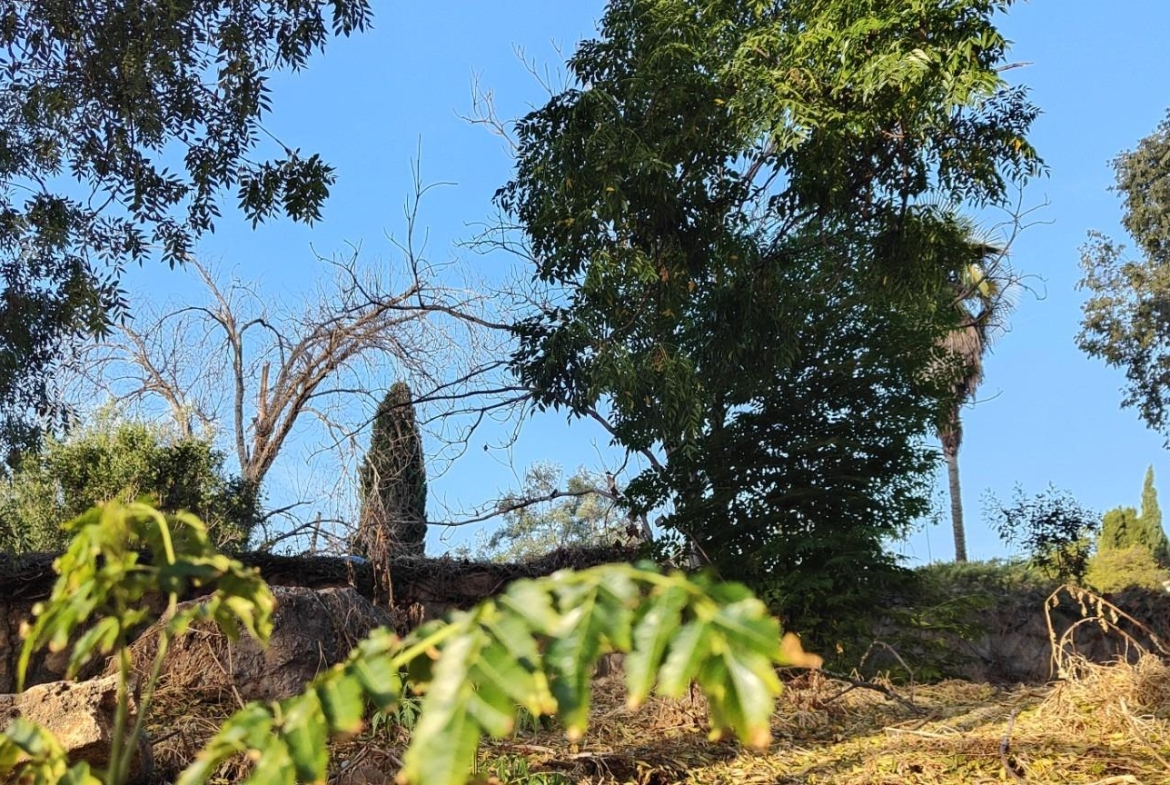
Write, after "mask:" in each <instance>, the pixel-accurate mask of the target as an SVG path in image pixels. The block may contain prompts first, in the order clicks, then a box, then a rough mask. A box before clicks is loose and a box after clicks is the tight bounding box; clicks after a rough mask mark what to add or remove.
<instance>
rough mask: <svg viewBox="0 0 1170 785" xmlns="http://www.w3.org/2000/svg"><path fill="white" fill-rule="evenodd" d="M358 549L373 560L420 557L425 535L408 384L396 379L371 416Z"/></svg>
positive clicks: (418, 446)
mask: <svg viewBox="0 0 1170 785" xmlns="http://www.w3.org/2000/svg"><path fill="white" fill-rule="evenodd" d="M359 479H360V488H361V494H362V496H361V500H362V506H361V517H360V519H359V521H358V533H357V543H356V544H357V546H358V549H359V550H360V551H361V552H362V553H364V554H366V555H368V556H370V558H371V559H373V560H375V562H384V561H385V560H387V559H389V558H391V557H393V556H398V555H408V556H422V555H423V553H424V551H425V548H426V536H427V474H426V464H425V462H424V459H423V449H422V436H421V434H419V430H418V424H417V423H416V422H415V416H414V398H413V396H412V395H411V392H410V386H409V385H407V384H406V383H404V382H397V383H395V384H394V385H393V386H392V387H391V388H390V390H389V391H388V392H387V393H386V397H385V398H383V399H382V402H381V403H380V404H379V405H378V411H377V413H376V414H375V415H374V427H373V433H372V434H371V436H370V449H369V451H368V452H367V453H366V459H365V461H364V462H363V463H362V467H361V470H360V475H359Z"/></svg>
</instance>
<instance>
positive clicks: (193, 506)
mask: <svg viewBox="0 0 1170 785" xmlns="http://www.w3.org/2000/svg"><path fill="white" fill-rule="evenodd" d="M223 464H224V456H223V454H222V453H220V452H219V451H218V450H215V449H214V448H212V446H211V444H210V443H209V442H207V441H206V440H203V439H199V438H193V437H188V438H179V437H176V436H175V435H174V434H172V433H169V432H167V431H166V430H165V429H163V428H161V427H156V426H151V425H147V424H145V423H141V422H134V421H125V420H119V419H117V418H116V417H113V416H111V415H109V414H104V415H101V416H99V418H98V419H97V420H96V421H95V422H93V423H91V424H90V425H88V426H86V427H83V428H80V429H78V430H76V431H74V432H73V433H72V434H70V436H69V437H68V438H67V439H65V440H63V441H62V440H57V439H52V438H50V439H49V440H48V441H47V443H46V445H45V449H44V450H43V451H42V452H40V453H36V454H31V455H28V456H26V457H25V458H24V460H23V461H22V462H21V464H20V465H19V466H18V467H17V469H16V471H15V472H13V474H12V476H11V477H9V478H6V479H3V480H0V550H5V551H10V552H24V551H48V550H58V549H60V548H62V547H64V545H65V543H66V542H67V534H66V532H65V531H64V530H63V529H62V528H61V522H62V521H66V520H71V519H72V518H75V517H77V516H78V515H81V514H82V513H83V512H85V511H86V510H88V509H89V508H90V507H93V506H94V505H96V504H103V503H105V502H109V501H121V502H131V501H135V500H136V499H138V498H140V497H146V498H149V499H151V500H152V502H153V503H154V504H156V505H158V507H159V508H160V509H164V510H167V511H168V512H179V511H187V512H191V513H193V514H196V515H199V516H202V517H204V518H206V519H207V521H208V526H209V527H210V531H211V537H212V539H213V541H214V542H215V543H216V546H217V547H220V548H235V549H240V548H243V547H244V546H245V545H247V542H248V537H249V534H250V533H251V530H252V528H253V527H254V526H255V525H256V523H257V522H258V519H259V502H260V500H259V497H258V494H257V493H256V491H255V489H254V488H252V487H251V486H250V485H249V484H248V483H246V482H243V481H241V480H240V479H238V478H235V477H230V476H228V475H227V474H226V473H225V471H224V467H223Z"/></svg>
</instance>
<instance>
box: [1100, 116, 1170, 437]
mask: <svg viewBox="0 0 1170 785" xmlns="http://www.w3.org/2000/svg"><path fill="white" fill-rule="evenodd" d="M1113 169H1114V172H1115V174H1116V176H1117V181H1116V185H1115V186H1114V188H1113V190H1114V191H1116V192H1117V193H1119V194H1120V195H1121V198H1122V201H1123V209H1124V216H1123V218H1122V224H1123V225H1124V226H1125V229H1126V231H1127V232H1128V233H1129V235H1130V237H1131V238H1132V239H1133V240H1134V242H1135V244H1136V248H1137V251H1138V253H1139V254H1140V257H1139V258H1138V259H1136V260H1128V259H1126V258H1125V256H1124V254H1125V246H1123V245H1120V244H1118V243H1116V242H1114V241H1113V240H1111V239H1109V238H1108V237H1107V236H1105V235H1104V234H1101V233H1099V232H1092V233H1090V235H1089V241H1088V242H1087V243H1086V244H1085V245H1084V246H1082V248H1081V269H1082V270H1083V271H1084V274H1085V275H1084V278H1083V279H1082V280H1081V288H1083V289H1087V290H1088V292H1089V299H1088V300H1087V301H1086V302H1085V304H1084V306H1083V312H1084V318H1083V320H1082V323H1081V327H1082V329H1081V333H1080V335H1079V336H1078V337H1077V343H1078V345H1079V346H1080V347H1081V349H1082V350H1083V351H1084V352H1086V353H1087V354H1089V355H1090V356H1092V357H1097V358H1099V359H1101V360H1104V361H1105V362H1106V363H1107V364H1108V365H1109V366H1111V367H1114V368H1120V369H1122V370H1123V371H1125V377H1126V388H1125V396H1124V398H1123V399H1122V404H1123V405H1124V406H1132V407H1134V408H1136V409H1137V410H1138V412H1139V414H1140V415H1141V417H1142V419H1143V420H1145V422H1146V424H1147V425H1149V427H1151V428H1153V429H1155V430H1157V431H1159V432H1161V433H1162V434H1163V435H1166V436H1168V437H1170V430H1168V424H1170V422H1168V419H1167V415H1168V412H1170V409H1168V404H1170V385H1168V384H1167V381H1166V374H1165V368H1166V364H1167V363H1168V362H1170V357H1168V356H1167V351H1166V347H1167V342H1166V335H1167V334H1170V310H1167V309H1166V308H1165V305H1164V304H1165V302H1166V298H1167V296H1170V115H1168V116H1167V119H1165V120H1163V121H1162V122H1161V123H1160V124H1159V125H1158V128H1157V129H1156V130H1155V131H1154V133H1152V134H1150V135H1149V136H1147V137H1146V138H1144V139H1142V140H1141V141H1140V142H1138V145H1137V148H1136V149H1134V150H1132V151H1128V152H1124V153H1122V154H1121V155H1119V156H1117V158H1115V159H1114V160H1113Z"/></svg>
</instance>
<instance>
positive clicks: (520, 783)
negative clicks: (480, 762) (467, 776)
mask: <svg viewBox="0 0 1170 785" xmlns="http://www.w3.org/2000/svg"><path fill="white" fill-rule="evenodd" d="M481 771H483V772H484V773H487V774H490V775H491V777H492V779H491V780H490V782H492V783H498V784H499V785H573V783H574V782H575V780H572V779H570V778H569V777H566V776H565V775H564V774H558V773H556V772H532V771H531V770H530V769H529V765H528V759H527V758H525V757H524V756H523V755H512V754H509V755H503V756H501V757H499V758H497V759H495V760H493V761H490V762H489V763H488V764H487V765H486V766H484V767H482V769H481Z"/></svg>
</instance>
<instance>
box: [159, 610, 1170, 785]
mask: <svg viewBox="0 0 1170 785" xmlns="http://www.w3.org/2000/svg"><path fill="white" fill-rule="evenodd" d="M1078 591H1079V590H1078ZM1054 596H1055V595H1054ZM1077 599H1078V601H1081V602H1082V603H1087V604H1088V605H1087V607H1086V610H1085V613H1084V617H1085V619H1086V620H1088V621H1091V622H1092V623H1095V624H1099V625H1102V626H1104V627H1107V628H1109V629H1112V630H1113V631H1114V632H1116V633H1117V634H1119V635H1123V636H1125V637H1126V639H1127V640H1131V641H1132V642H1133V644H1134V648H1133V649H1132V650H1131V651H1130V653H1131V655H1132V656H1131V657H1130V659H1129V660H1128V661H1119V662H1116V663H1113V664H1110V665H1098V664H1093V663H1091V662H1089V661H1087V660H1086V659H1084V658H1083V657H1082V656H1080V655H1079V654H1077V653H1076V647H1075V643H1076V640H1075V629H1073V630H1070V631H1069V632H1067V633H1064V634H1057V632H1056V631H1055V630H1051V626H1050V631H1051V636H1052V644H1053V651H1054V652H1055V654H1054V659H1053V667H1054V672H1056V673H1058V674H1061V676H1062V678H1060V679H1059V680H1057V681H1054V682H1053V683H1051V684H1050V685H1047V686H1042V687H1018V688H1015V689H1007V690H1004V689H998V688H995V687H992V686H990V685H986V684H976V683H970V682H963V681H950V682H944V683H941V684H936V685H929V686H921V685H919V686H917V687H916V688H914V690H913V691H912V692H911V691H909V690H905V689H900V688H898V687H895V686H894V685H892V684H889V683H879V684H877V685H876V686H877V687H879V688H881V689H884V690H886V691H887V692H889V693H896V695H897V698H898V699H892V698H891V697H890V696H889V695H887V694H884V693H883V692H881V691H880V690H875V689H868V688H864V687H860V686H858V685H856V684H854V683H850V682H848V681H843V680H838V679H834V678H831V677H829V676H826V675H824V674H822V673H820V672H819V671H810V672H802V673H800V674H791V676H792V678H789V679H788V680H787V682H786V689H785V691H784V693H783V695H782V696H781V699H780V702H779V705H778V707H777V711H776V714H775V716H774V718H773V721H772V731H773V737H774V741H773V743H772V745H771V746H770V747H769V748H768V749H767V750H765V751H762V752H757V751H749V750H744V749H742V748H741V747H740V746H739V745H737V744H735V743H734V742H729V741H711V740H709V739H708V733H707V732H708V728H707V725H706V702H705V700H704V699H703V697H702V696H701V695H699V694H697V693H696V694H693V695H691V696H688V697H685V698H683V699H680V700H667V699H662V698H653V699H651V700H650V701H648V703H647V704H646V705H645V706H643V707H641V708H640V709H638V710H636V711H631V710H630V709H629V708H628V707H627V706H626V695H625V689H624V686H623V684H622V681H621V677H620V676H609V677H605V678H599V679H597V680H596V681H595V684H594V694H593V707H592V712H591V724H590V728H589V732H588V733H587V734H586V736H585V737H584V738H583V739H581V740H580V741H578V742H576V743H570V742H568V741H567V740H566V739H565V737H564V735H563V734H562V733H561V732H560V731H559V730H558V729H557V728H556V727H548V726H545V725H542V724H541V723H536V722H532V721H528V722H521V723H520V724H519V729H518V730H517V732H516V733H515V734H514V735H513V736H512V737H511V738H509V739H505V740H500V741H492V742H485V743H484V744H483V745H482V747H481V750H480V759H479V764H478V778H479V781H480V782H487V783H492V784H493V785H565V784H566V783H598V784H599V785H610V784H611V783H612V784H616V783H636V784H637V785H670V784H671V783H690V784H691V785H738V784H739V783H745V784H749V785H750V784H752V783H760V784H761V785H763V783H776V784H781V783H791V784H795V783H802V784H807V785H825V784H826V783H836V784H837V785H940V784H942V783H963V784H964V785H967V784H968V783H970V784H972V785H979V784H980V783H988V784H990V783H1018V782H1023V783H1068V784H1070V785H1160V784H1162V783H1167V784H1170V656H1167V655H1166V652H1165V650H1164V649H1163V647H1162V644H1161V643H1160V642H1159V641H1158V640H1157V639H1156V638H1154V639H1150V636H1147V639H1149V640H1152V645H1143V644H1142V643H1141V642H1139V641H1138V638H1137V637H1135V635H1136V633H1137V632H1141V630H1142V629H1144V627H1141V625H1140V624H1138V623H1137V622H1133V625H1136V626H1133V625H1131V627H1130V630H1131V631H1130V632H1126V631H1125V630H1123V629H1119V628H1118V627H1117V625H1118V624H1121V623H1123V622H1125V619H1122V618H1121V617H1119V616H1118V615H1117V614H1116V613H1115V611H1116V608H1115V607H1114V606H1111V605H1109V604H1108V603H1105V602H1104V601H1103V600H1100V598H1097V597H1095V596H1093V595H1089V594H1088V593H1085V594H1083V595H1077ZM1090 606H1091V607H1090ZM1126 618H1128V617H1126ZM1130 621H1131V622H1132V621H1133V620H1132V619H1131V620H1130ZM1050 625H1051V621H1050ZM1139 628H1140V629H1139ZM1147 632H1148V631H1147ZM1151 635H1152V634H1151ZM180 681H181V679H180ZM233 703H234V701H233V700H232V699H230V698H228V699H226V700H223V702H222V703H213V704H205V705H192V704H191V703H190V691H189V690H187V689H173V690H169V689H168V688H167V685H166V684H165V683H164V685H163V687H162V689H161V690H160V691H159V693H158V704H157V707H158V710H157V712H156V714H155V716H154V717H153V718H152V727H151V731H152V735H153V736H154V738H155V739H156V744H155V759H156V761H157V763H158V768H157V770H156V774H157V775H158V776H160V777H163V778H165V777H167V776H168V775H171V774H173V773H174V772H176V771H177V769H178V768H179V767H181V765H182V764H183V763H184V762H185V761H186V760H189V759H190V757H191V756H192V755H193V753H194V751H195V750H197V749H198V748H199V747H200V746H201V745H202V743H203V741H204V740H205V739H207V738H208V737H209V736H210V735H211V734H212V733H213V732H214V731H215V729H216V727H217V726H218V724H219V722H220V721H222V719H223V718H224V717H225V716H226V715H227V714H228V713H230V712H231V711H232V710H233V709H234V708H235V706H234V705H233ZM408 740H409V733H408V732H407V730H406V729H404V728H402V727H401V726H398V725H395V724H394V723H393V722H390V723H386V722H383V723H381V724H380V727H379V728H378V729H377V730H376V731H373V730H371V731H370V732H367V733H365V734H363V735H362V736H360V737H358V738H356V739H353V740H350V741H348V742H346V743H344V744H338V745H336V746H335V749H334V774H333V776H332V777H331V780H330V785H386V784H387V783H390V782H393V773H394V772H395V771H396V770H397V769H398V768H399V767H400V766H401V755H402V752H403V749H404V748H405V745H406V743H407V741H408ZM244 770H245V768H244V765H243V764H239V765H236V766H234V767H233V766H229V767H227V768H226V769H225V770H224V771H223V772H221V774H222V780H221V781H223V782H232V781H235V780H236V779H238V778H239V776H240V775H241V774H242V773H243V771H244Z"/></svg>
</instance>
